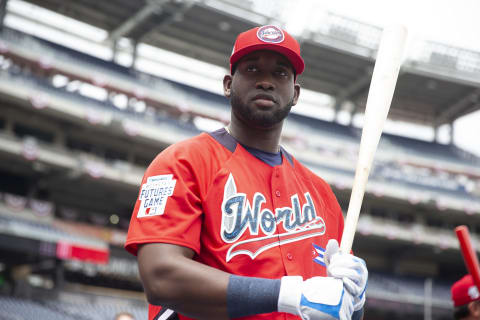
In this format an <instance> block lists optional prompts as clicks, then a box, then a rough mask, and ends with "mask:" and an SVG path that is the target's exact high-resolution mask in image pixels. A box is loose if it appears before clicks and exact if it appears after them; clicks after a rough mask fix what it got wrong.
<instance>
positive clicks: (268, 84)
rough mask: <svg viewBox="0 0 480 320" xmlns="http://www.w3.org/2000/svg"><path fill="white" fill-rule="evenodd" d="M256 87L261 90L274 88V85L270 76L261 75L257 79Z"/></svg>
mask: <svg viewBox="0 0 480 320" xmlns="http://www.w3.org/2000/svg"><path fill="white" fill-rule="evenodd" d="M256 88H257V89H263V90H273V89H275V85H274V84H273V83H272V81H271V79H270V77H268V76H262V77H261V78H259V79H258V80H257V84H256Z"/></svg>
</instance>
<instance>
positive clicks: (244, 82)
mask: <svg viewBox="0 0 480 320" xmlns="http://www.w3.org/2000/svg"><path fill="white" fill-rule="evenodd" d="M294 78H295V75H294V71H293V67H292V65H291V64H290V62H289V60H288V59H287V58H286V57H285V56H283V55H281V54H279V53H277V52H274V51H267V50H261V51H254V52H252V53H250V54H248V55H246V56H245V57H243V58H242V59H241V60H240V61H239V62H238V63H237V64H236V68H235V72H234V75H233V76H225V79H224V91H225V95H226V96H227V97H229V98H230V101H231V105H232V112H233V113H234V114H235V116H236V117H237V118H238V119H239V120H241V121H242V122H244V123H246V124H248V125H250V126H253V127H256V128H271V127H273V126H275V125H277V124H279V123H281V122H282V121H283V120H284V119H285V118H286V117H287V115H288V114H289V112H290V109H291V108H292V106H293V105H295V104H296V103H297V100H298V96H299V93H300V86H299V85H297V84H295V79H294Z"/></svg>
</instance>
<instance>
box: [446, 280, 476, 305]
mask: <svg viewBox="0 0 480 320" xmlns="http://www.w3.org/2000/svg"><path fill="white" fill-rule="evenodd" d="M451 294H452V300H453V304H454V306H455V307H458V306H463V305H465V304H467V303H469V302H472V301H475V300H479V299H480V295H479V293H478V288H477V287H476V286H475V284H474V283H473V278H472V276H471V275H469V274H468V275H466V276H464V277H463V278H462V279H460V280H458V281H457V282H455V283H454V284H453V286H452V288H451Z"/></svg>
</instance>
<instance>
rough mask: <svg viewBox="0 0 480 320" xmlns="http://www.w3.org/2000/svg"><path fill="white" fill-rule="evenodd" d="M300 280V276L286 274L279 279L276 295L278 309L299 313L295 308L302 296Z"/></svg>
mask: <svg viewBox="0 0 480 320" xmlns="http://www.w3.org/2000/svg"><path fill="white" fill-rule="evenodd" d="M302 282H303V279H302V277H300V276H287V277H283V278H282V279H281V285H280V294H279V296H278V311H279V312H288V313H291V314H294V315H300V313H299V310H298V309H297V308H298V306H299V305H300V298H301V297H302Z"/></svg>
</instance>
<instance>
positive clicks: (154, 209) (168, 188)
mask: <svg viewBox="0 0 480 320" xmlns="http://www.w3.org/2000/svg"><path fill="white" fill-rule="evenodd" d="M176 183H177V180H175V179H173V174H164V175H159V176H152V177H148V178H147V182H146V183H144V184H143V185H142V187H141V189H140V193H139V195H138V200H139V201H140V206H139V208H138V213H137V218H143V217H151V216H158V215H162V214H163V212H164V211H165V205H166V204H167V200H168V197H170V196H171V195H172V194H173V190H174V189H175V184H176Z"/></svg>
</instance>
